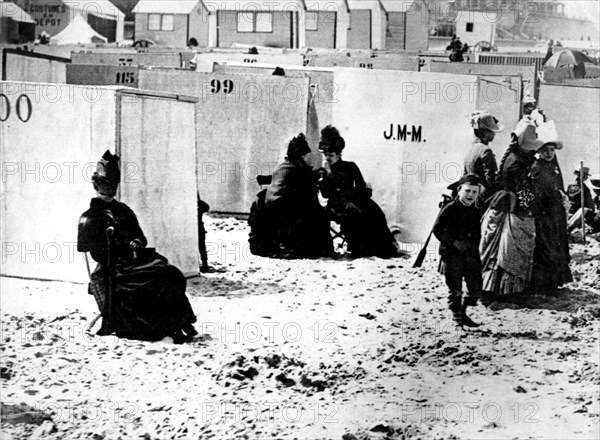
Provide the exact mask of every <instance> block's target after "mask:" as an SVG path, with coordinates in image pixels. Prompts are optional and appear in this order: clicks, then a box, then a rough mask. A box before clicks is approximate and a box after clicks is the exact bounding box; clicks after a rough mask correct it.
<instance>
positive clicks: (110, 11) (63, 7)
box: [14, 0, 125, 43]
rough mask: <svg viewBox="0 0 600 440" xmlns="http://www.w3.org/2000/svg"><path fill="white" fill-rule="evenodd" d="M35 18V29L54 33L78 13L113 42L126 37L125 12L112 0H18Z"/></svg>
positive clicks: (38, 32) (51, 34) (38, 31)
mask: <svg viewBox="0 0 600 440" xmlns="http://www.w3.org/2000/svg"><path fill="white" fill-rule="evenodd" d="M14 2H15V3H16V4H18V5H19V6H20V7H21V8H23V10H24V11H25V12H27V13H28V14H29V15H30V16H31V17H32V18H33V20H34V21H35V33H36V34H40V33H41V32H47V33H48V34H50V36H53V35H57V34H58V33H60V32H61V31H63V30H64V29H65V28H66V27H67V26H68V25H69V23H70V22H72V21H73V19H74V18H75V16H77V15H78V14H79V15H81V16H82V17H83V18H84V19H85V21H86V22H87V23H88V24H89V25H90V26H91V27H92V29H94V30H95V31H96V32H98V33H99V34H100V35H102V36H103V37H105V38H106V39H107V40H108V42H109V43H112V42H115V41H118V42H121V41H123V38H124V37H123V33H124V26H125V14H123V13H122V12H121V11H120V10H119V8H117V7H116V6H115V5H114V4H112V3H111V2H110V1H109V0H14Z"/></svg>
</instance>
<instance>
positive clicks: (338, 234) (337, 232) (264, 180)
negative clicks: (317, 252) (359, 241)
mask: <svg viewBox="0 0 600 440" xmlns="http://www.w3.org/2000/svg"><path fill="white" fill-rule="evenodd" d="M272 181H273V176H272V175H270V174H259V175H257V176H256V182H257V183H258V185H259V186H260V189H261V190H262V189H263V187H264V186H266V185H270V184H271V182H272ZM331 223H334V224H336V225H338V226H337V229H336V228H334V227H333V226H332V225H331ZM329 231H330V232H331V239H332V240H334V241H335V240H336V239H340V240H341V241H340V242H339V243H336V244H335V245H336V248H337V250H339V251H342V250H343V249H344V246H345V245H346V243H347V241H346V237H345V236H344V234H342V231H341V226H340V225H339V222H337V221H336V220H335V219H331V218H330V223H329Z"/></svg>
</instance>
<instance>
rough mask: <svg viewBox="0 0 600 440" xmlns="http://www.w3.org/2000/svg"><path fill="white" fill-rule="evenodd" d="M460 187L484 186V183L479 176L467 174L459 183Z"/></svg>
mask: <svg viewBox="0 0 600 440" xmlns="http://www.w3.org/2000/svg"><path fill="white" fill-rule="evenodd" d="M460 185H483V182H482V181H481V179H480V178H479V176H478V175H477V174H472V173H471V174H465V175H464V176H462V177H461V178H460V180H459V181H458V186H460Z"/></svg>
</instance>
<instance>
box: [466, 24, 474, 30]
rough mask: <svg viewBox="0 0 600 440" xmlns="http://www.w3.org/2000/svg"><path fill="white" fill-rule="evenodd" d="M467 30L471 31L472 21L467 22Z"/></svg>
mask: <svg viewBox="0 0 600 440" xmlns="http://www.w3.org/2000/svg"><path fill="white" fill-rule="evenodd" d="M466 31H467V32H473V23H467V29H466Z"/></svg>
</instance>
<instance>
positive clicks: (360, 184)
mask: <svg viewBox="0 0 600 440" xmlns="http://www.w3.org/2000/svg"><path fill="white" fill-rule="evenodd" d="M352 165H354V170H353V174H354V176H353V177H354V187H355V188H356V189H358V190H364V189H366V188H367V184H366V182H365V179H364V178H363V175H362V173H361V172H360V168H358V165H356V164H355V163H354V162H352Z"/></svg>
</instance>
